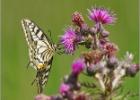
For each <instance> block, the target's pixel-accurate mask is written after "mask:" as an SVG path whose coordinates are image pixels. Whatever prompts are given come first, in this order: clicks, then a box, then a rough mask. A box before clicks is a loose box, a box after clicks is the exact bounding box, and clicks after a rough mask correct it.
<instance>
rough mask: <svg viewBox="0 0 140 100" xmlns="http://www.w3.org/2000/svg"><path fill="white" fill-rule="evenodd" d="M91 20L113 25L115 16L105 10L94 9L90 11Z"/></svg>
mask: <svg viewBox="0 0 140 100" xmlns="http://www.w3.org/2000/svg"><path fill="white" fill-rule="evenodd" d="M89 18H90V19H91V20H93V21H95V23H102V24H112V23H114V21H115V17H114V14H112V13H111V11H109V10H107V9H105V8H92V9H91V10H89Z"/></svg>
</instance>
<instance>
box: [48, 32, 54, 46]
mask: <svg viewBox="0 0 140 100" xmlns="http://www.w3.org/2000/svg"><path fill="white" fill-rule="evenodd" d="M48 33H49V35H50V40H51V42H52V43H54V42H53V39H52V32H51V30H48Z"/></svg>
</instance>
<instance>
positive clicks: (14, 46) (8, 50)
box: [1, 0, 139, 100]
mask: <svg viewBox="0 0 140 100" xmlns="http://www.w3.org/2000/svg"><path fill="white" fill-rule="evenodd" d="M95 5H96V6H104V7H107V8H109V9H112V10H113V11H114V12H115V13H116V15H117V18H118V19H117V22H116V24H115V25H113V26H108V27H107V29H108V30H109V31H110V32H111V34H110V39H111V40H112V41H113V42H115V43H116V44H118V46H119V49H120V52H119V54H118V57H119V58H120V59H121V58H122V57H123V55H124V54H125V52H126V51H130V52H132V53H133V54H134V55H135V59H134V61H135V62H137V63H138V56H139V47H138V46H139V43H138V42H139V29H138V28H139V23H138V0H2V7H1V8H2V16H1V17H2V19H1V20H2V35H1V36H2V37H1V39H2V40H1V42H2V53H1V54H2V68H1V72H2V82H1V83H2V86H1V88H2V90H1V92H2V93H1V96H2V100H33V98H34V96H35V95H36V88H35V86H31V85H30V84H31V82H32V81H33V79H34V78H35V71H34V69H32V68H29V69H27V68H26V65H27V63H28V61H29V59H28V48H27V43H26V41H25V37H24V33H23V31H22V28H21V23H20V21H21V19H22V18H29V19H32V20H34V21H35V22H36V23H37V24H38V25H39V26H40V27H41V28H42V29H43V30H44V31H45V32H47V31H48V30H51V32H52V39H53V41H54V42H57V41H58V40H59V36H60V35H62V34H63V31H64V29H65V28H66V27H67V26H68V25H70V24H71V14H72V13H73V12H74V11H79V12H81V13H82V14H83V16H84V17H85V20H86V22H87V23H89V24H90V25H93V23H92V22H90V21H89V20H88V18H87V15H88V12H87V9H88V8H91V7H92V6H95ZM81 50H82V48H80V50H78V51H77V53H76V54H75V55H73V56H67V55H57V54H56V55H55V57H54V60H53V65H52V70H51V74H50V77H49V81H48V84H47V86H46V88H45V93H46V94H47V95H52V94H55V93H57V92H58V90H59V85H60V83H61V81H62V77H63V76H64V75H65V74H68V73H69V72H70V65H71V62H72V60H73V59H74V58H76V57H78V56H79V52H80V51H81ZM83 79H85V77H83ZM124 89H125V91H127V90H132V91H134V92H138V91H139V83H138V75H137V76H136V77H135V78H126V81H125V82H124ZM130 100H138V97H136V98H130Z"/></svg>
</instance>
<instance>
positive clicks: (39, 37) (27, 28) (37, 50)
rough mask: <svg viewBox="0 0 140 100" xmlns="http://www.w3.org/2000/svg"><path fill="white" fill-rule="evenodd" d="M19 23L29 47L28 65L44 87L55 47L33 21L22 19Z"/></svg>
mask: <svg viewBox="0 0 140 100" xmlns="http://www.w3.org/2000/svg"><path fill="white" fill-rule="evenodd" d="M21 23H22V27H23V30H24V33H25V38H26V41H27V44H28V47H29V58H30V63H31V64H32V66H33V67H34V68H35V69H36V70H37V75H36V77H37V78H38V77H39V79H40V80H39V81H40V82H41V84H42V85H44V84H45V83H46V82H47V79H48V75H49V71H50V68H51V63H52V59H53V55H54V52H55V47H54V45H53V43H52V42H51V41H50V39H49V38H48V37H47V35H46V34H45V33H44V32H43V31H42V30H41V29H40V28H39V27H38V26H37V25H36V24H35V23H34V22H33V21H31V20H29V19H23V20H22V21H21Z"/></svg>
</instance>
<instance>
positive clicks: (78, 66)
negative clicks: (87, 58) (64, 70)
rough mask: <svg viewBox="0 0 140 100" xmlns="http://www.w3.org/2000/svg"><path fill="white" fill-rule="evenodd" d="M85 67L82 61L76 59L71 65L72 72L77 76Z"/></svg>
mask: <svg viewBox="0 0 140 100" xmlns="http://www.w3.org/2000/svg"><path fill="white" fill-rule="evenodd" d="M84 67H85V63H84V59H77V60H75V61H74V62H73V64H72V72H73V74H75V75H78V74H79V73H80V72H81V71H83V69H84Z"/></svg>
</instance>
